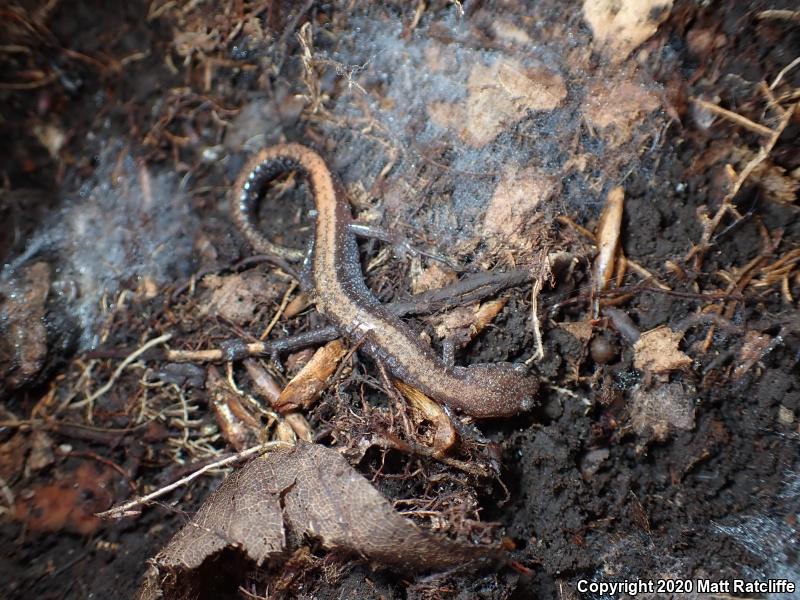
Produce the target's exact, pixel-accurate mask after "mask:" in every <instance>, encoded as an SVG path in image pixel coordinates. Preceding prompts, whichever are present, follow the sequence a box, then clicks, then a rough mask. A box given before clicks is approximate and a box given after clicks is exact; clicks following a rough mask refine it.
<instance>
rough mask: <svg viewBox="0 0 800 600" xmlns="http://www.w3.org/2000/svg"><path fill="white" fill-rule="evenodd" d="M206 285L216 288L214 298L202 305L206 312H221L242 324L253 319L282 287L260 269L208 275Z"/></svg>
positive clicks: (213, 289)
mask: <svg viewBox="0 0 800 600" xmlns="http://www.w3.org/2000/svg"><path fill="white" fill-rule="evenodd" d="M202 285H203V286H204V287H207V288H210V289H211V290H212V294H211V299H210V300H209V301H208V303H207V304H204V305H202V306H201V307H200V312H201V314H202V315H208V316H218V317H222V318H223V319H226V320H228V321H230V322H231V323H236V324H238V325H241V324H245V323H250V322H251V321H252V320H253V318H254V317H255V316H256V312H257V310H258V307H259V306H263V305H265V304H269V303H270V302H271V301H273V300H275V299H276V298H277V296H278V290H277V289H276V287H275V286H274V285H271V284H270V283H269V282H268V281H267V280H265V279H264V276H263V275H262V274H261V273H259V272H258V271H245V272H244V273H237V274H234V275H226V276H220V275H207V276H206V277H204V278H203V281H202Z"/></svg>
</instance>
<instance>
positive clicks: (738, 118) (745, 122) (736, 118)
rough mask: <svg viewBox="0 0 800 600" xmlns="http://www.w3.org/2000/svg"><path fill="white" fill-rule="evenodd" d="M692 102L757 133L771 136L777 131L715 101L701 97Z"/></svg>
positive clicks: (693, 99)
mask: <svg viewBox="0 0 800 600" xmlns="http://www.w3.org/2000/svg"><path fill="white" fill-rule="evenodd" d="M692 102H694V103H695V104H697V105H698V106H700V107H701V108H705V109H706V110H708V111H710V112H712V113H714V114H715V115H717V116H720V117H722V118H723V119H727V120H728V121H731V122H733V123H736V124H737V125H740V126H741V127H744V128H745V129H749V130H750V131H752V132H753V133H757V134H758V135H763V136H767V137H770V136H772V135H773V134H774V133H775V132H774V131H773V130H772V129H770V128H769V127H765V126H764V125H761V124H760V123H756V122H754V121H751V120H750V119H748V118H747V117H743V116H742V115H740V114H739V113H735V112H733V111H731V110H728V109H725V108H722V107H721V106H717V105H716V104H714V103H713V102H706V101H705V100H701V99H700V98H692Z"/></svg>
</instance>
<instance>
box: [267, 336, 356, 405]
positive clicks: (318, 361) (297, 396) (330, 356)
mask: <svg viewBox="0 0 800 600" xmlns="http://www.w3.org/2000/svg"><path fill="white" fill-rule="evenodd" d="M345 354H347V348H346V347H345V345H344V342H342V340H333V341H332V342H328V343H327V344H325V345H324V346H323V347H322V348H320V349H319V350H317V351H316V352H315V353H314V356H313V357H312V358H311V360H310V361H308V363H307V364H306V365H305V366H304V367H303V368H302V369H301V370H300V372H299V373H298V374H297V375H295V376H294V377H293V378H292V380H291V381H290V382H289V383H288V384H287V385H286V387H285V388H284V389H283V391H282V392H281V395H280V397H279V398H278V401H277V402H276V403H275V405H274V408H275V410H277V411H279V412H288V411H292V410H298V409H300V408H308V407H310V406H311V405H312V404H314V402H316V400H317V399H318V398H319V396H320V394H322V392H323V391H324V390H325V388H326V387H327V385H328V378H329V377H330V376H331V375H333V374H334V373H335V372H336V367H338V366H339V362H340V361H341V360H342V358H344V356H345Z"/></svg>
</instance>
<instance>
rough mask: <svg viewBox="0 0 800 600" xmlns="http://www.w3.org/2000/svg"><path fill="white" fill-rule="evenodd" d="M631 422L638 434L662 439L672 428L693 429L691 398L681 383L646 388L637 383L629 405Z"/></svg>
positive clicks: (693, 412) (693, 411) (665, 437)
mask: <svg viewBox="0 0 800 600" xmlns="http://www.w3.org/2000/svg"><path fill="white" fill-rule="evenodd" d="M629 411H630V417H631V426H632V427H633V430H634V431H635V432H636V433H637V434H638V435H640V436H646V437H650V438H652V439H654V440H656V441H664V440H665V439H667V436H668V435H669V433H670V432H672V431H675V430H679V429H680V430H684V431H690V430H692V429H694V416H695V408H694V399H693V397H692V395H691V394H690V393H689V392H688V390H687V389H686V388H685V387H684V386H683V385H681V384H680V383H667V384H662V385H659V386H657V387H655V388H654V389H652V390H645V389H644V388H643V387H641V386H640V387H637V388H636V389H635V390H634V391H633V393H632V394H631V400H630V405H629Z"/></svg>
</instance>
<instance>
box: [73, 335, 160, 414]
mask: <svg viewBox="0 0 800 600" xmlns="http://www.w3.org/2000/svg"><path fill="white" fill-rule="evenodd" d="M170 338H172V334H171V333H165V334H164V335H160V336H158V337H157V338H154V339H152V340H150V341H149V342H146V343H145V344H143V345H142V346H141V347H140V348H139V349H138V350H136V351H134V352H133V353H132V354H130V355H129V356H128V357H127V358H126V359H125V360H123V361H122V362H121V363H120V365H119V366H118V367H117V370H116V371H114V373H113V375H111V378H110V379H109V380H108V382H107V383H106V384H105V385H104V386H102V387H101V388H100V389H99V390H97V391H96V392H95V393H94V394H92V395H91V396H89V397H88V398H85V399H83V400H81V401H80V402H75V403H74V404H70V405H69V406H67V407H66V408H70V409H74V408H80V407H82V406H86V405H87V404H91V403H92V402H94V401H95V400H97V399H98V398H99V397H100V396H102V395H103V394H105V393H106V392H107V391H108V390H110V389H111V387H112V386H113V385H114V382H115V381H116V380H117V378H118V377H119V376H120V375H121V374H122V372H123V371H124V370H125V369H126V368H127V366H128V365H130V364H131V363H132V362H133V361H135V360H136V359H137V358H139V357H140V356H141V355H142V354H144V353H145V352H147V351H148V350H149V349H150V348H152V347H153V346H157V345H158V344H163V343H164V342H166V341H168V340H169V339H170Z"/></svg>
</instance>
